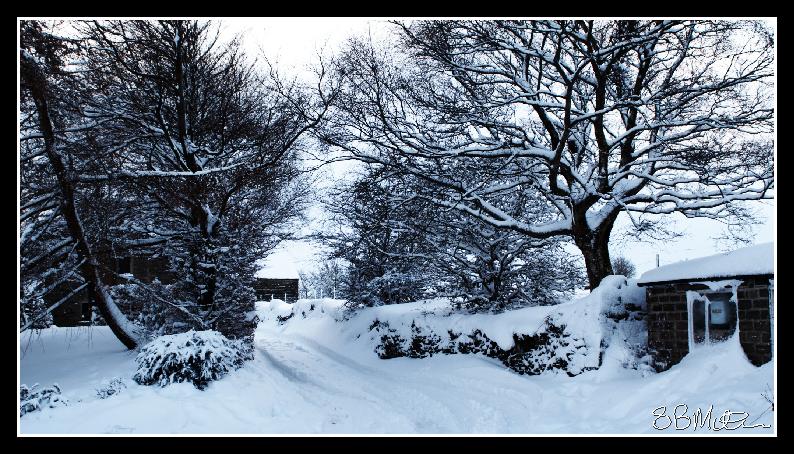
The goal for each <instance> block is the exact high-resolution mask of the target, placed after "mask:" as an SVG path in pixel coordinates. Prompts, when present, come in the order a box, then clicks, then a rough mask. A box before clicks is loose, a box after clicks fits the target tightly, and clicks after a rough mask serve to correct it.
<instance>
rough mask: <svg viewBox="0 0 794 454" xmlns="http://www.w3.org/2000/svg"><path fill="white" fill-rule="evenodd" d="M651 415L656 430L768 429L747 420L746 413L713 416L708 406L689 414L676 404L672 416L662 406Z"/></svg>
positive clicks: (726, 412) (729, 412)
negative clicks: (705, 408)
mask: <svg viewBox="0 0 794 454" xmlns="http://www.w3.org/2000/svg"><path fill="white" fill-rule="evenodd" d="M651 414H652V415H653V416H654V417H655V418H654V420H653V428H654V429H656V430H666V429H669V428H673V429H675V430H687V429H690V428H691V429H692V430H693V431H694V430H698V429H699V428H703V427H706V426H708V430H712V431H715V432H717V431H720V430H737V429H758V428H763V429H769V428H770V427H772V426H770V425H768V424H761V423H759V424H753V422H755V420H754V421H751V422H750V423H748V422H747V419H748V418H749V417H750V414H749V413H747V412H746V411H731V410H725V411H723V412H722V413H721V414H719V415H718V416H715V413H714V405H710V406H709V408H708V410H706V411H704V410H703V409H702V408H696V409H695V410H694V411H693V412H691V414H690V412H689V407H688V406H687V405H686V404H678V405H676V406H675V407H674V408H673V412H672V414H668V413H667V407H666V406H664V405H662V406H659V407H656V408H654V409H653V411H652V412H651ZM757 419H758V418H756V420H757Z"/></svg>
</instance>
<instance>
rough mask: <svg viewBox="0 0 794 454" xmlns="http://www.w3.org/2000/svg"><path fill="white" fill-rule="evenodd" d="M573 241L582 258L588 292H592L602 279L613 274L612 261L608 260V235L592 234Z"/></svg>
mask: <svg viewBox="0 0 794 454" xmlns="http://www.w3.org/2000/svg"><path fill="white" fill-rule="evenodd" d="M574 241H575V243H576V246H578V247H579V250H580V251H582V256H584V263H585V267H586V268H587V280H588V282H589V283H590V291H593V289H595V288H596V287H598V285H599V284H600V283H601V280H602V279H604V278H605V277H607V276H609V275H611V274H613V273H612V261H611V260H610V258H609V235H604V234H603V233H602V234H597V233H595V232H593V233H591V234H590V235H587V236H584V237H575V238H574Z"/></svg>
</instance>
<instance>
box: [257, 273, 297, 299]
mask: <svg viewBox="0 0 794 454" xmlns="http://www.w3.org/2000/svg"><path fill="white" fill-rule="evenodd" d="M254 290H256V297H257V299H259V300H260V301H270V300H271V299H274V298H275V299H279V300H283V301H286V302H287V303H294V302H295V301H297V300H298V279H295V278H288V279H277V278H257V279H256V281H255V282H254Z"/></svg>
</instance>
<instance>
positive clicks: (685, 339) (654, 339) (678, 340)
mask: <svg viewBox="0 0 794 454" xmlns="http://www.w3.org/2000/svg"><path fill="white" fill-rule="evenodd" d="M638 285H639V286H641V287H645V288H646V302H647V311H648V316H647V321H648V347H649V350H650V351H651V354H652V355H653V357H654V362H655V366H656V368H657V369H658V370H666V369H668V368H670V367H671V366H673V365H674V364H677V363H678V362H679V361H681V359H682V358H683V357H684V356H685V355H686V354H687V353H689V352H690V351H692V350H693V349H696V348H699V347H700V346H703V345H707V344H709V343H714V342H720V341H725V340H727V339H729V338H732V337H733V336H735V335H737V331H738V336H739V342H740V344H741V346H742V349H743V350H744V352H745V354H746V355H747V358H748V360H750V362H751V363H753V364H755V365H756V366H760V365H762V364H764V363H767V362H769V361H770V360H771V359H772V351H773V348H772V347H773V344H772V342H773V317H774V303H773V301H774V298H773V295H774V250H773V244H772V243H766V244H760V245H757V246H751V247H746V248H742V249H738V250H736V251H733V252H729V253H725V254H717V255H713V256H709V257H703V258H699V259H694V260H687V261H684V262H679V263H675V264H671V265H666V266H662V267H659V268H656V269H654V270H651V271H648V272H646V273H645V274H643V275H642V277H640V279H639V281H638Z"/></svg>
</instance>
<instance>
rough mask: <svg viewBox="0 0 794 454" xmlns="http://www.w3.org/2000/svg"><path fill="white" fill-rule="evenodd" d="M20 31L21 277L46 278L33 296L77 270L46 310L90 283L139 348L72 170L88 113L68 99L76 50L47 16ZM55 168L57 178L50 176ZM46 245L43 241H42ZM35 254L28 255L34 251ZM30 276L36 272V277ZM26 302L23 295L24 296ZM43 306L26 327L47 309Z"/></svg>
mask: <svg viewBox="0 0 794 454" xmlns="http://www.w3.org/2000/svg"><path fill="white" fill-rule="evenodd" d="M21 31H22V33H21V39H20V45H21V49H20V80H21V83H22V91H23V93H24V95H23V96H24V97H23V99H22V106H21V110H22V118H23V125H22V134H23V136H22V140H23V141H24V142H25V145H24V147H23V150H24V154H23V156H22V157H21V158H22V168H23V171H24V174H25V178H23V182H24V183H26V185H25V187H24V189H23V190H22V191H21V192H22V213H21V215H20V219H21V222H22V225H21V230H22V238H20V243H21V246H22V248H23V254H22V255H23V257H25V258H26V260H25V259H23V260H24V261H23V263H22V268H23V276H24V278H23V282H25V281H30V280H33V281H36V280H38V281H39V282H45V283H46V286H45V288H44V289H43V291H42V292H41V293H39V294H36V295H30V294H28V295H23V296H26V297H27V298H30V299H32V300H34V301H35V300H36V299H37V298H38V297H40V296H42V295H43V294H45V293H47V292H49V291H50V290H52V289H53V288H55V287H57V286H58V285H60V284H63V283H67V282H69V281H70V279H73V278H76V280H77V281H78V284H79V285H78V286H77V288H76V289H74V290H72V291H71V292H69V293H68V294H67V295H66V296H64V297H63V298H62V299H61V300H59V301H58V302H56V303H55V304H54V305H53V306H51V307H50V308H47V310H46V311H45V314H46V312H50V311H52V310H53V309H54V308H55V307H57V306H58V305H60V304H62V303H63V302H65V301H68V300H69V298H71V297H72V296H74V295H75V294H76V293H77V292H78V291H80V290H82V289H84V288H87V289H88V291H89V294H90V295H91V297H92V298H93V300H94V302H95V303H96V305H97V307H98V309H99V312H100V314H101V315H102V317H103V318H104V319H105V320H106V322H107V324H108V326H109V327H110V329H111V330H112V331H113V333H114V334H115V335H116V337H118V339H119V340H120V341H121V342H122V343H123V344H124V345H125V346H127V348H130V349H133V348H135V347H136V346H137V345H138V344H139V342H140V332H139V330H138V328H137V327H136V326H134V325H133V324H132V323H130V321H129V320H128V319H127V317H126V316H125V315H124V314H122V313H121V311H120V310H119V309H118V307H117V306H116V304H115V302H114V301H113V299H112V298H111V296H110V294H109V292H108V289H107V285H106V283H105V281H104V280H103V276H102V273H101V269H100V260H99V257H98V254H97V251H96V249H95V247H94V246H95V245H94V244H92V242H91V239H90V236H89V234H88V233H87V232H86V230H85V228H84V227H85V223H84V221H83V217H82V215H81V210H80V205H82V203H81V202H83V201H82V200H81V194H80V193H79V191H78V189H77V188H76V186H75V182H74V179H73V174H74V172H75V171H80V170H82V169H81V168H80V167H79V166H80V163H81V162H80V161H77V162H75V160H74V159H73V157H74V154H73V153H72V151H73V150H74V143H75V139H76V137H75V136H78V137H79V134H80V132H81V131H82V130H84V129H85V123H84V121H83V118H81V117H79V116H75V115H74V111H72V112H70V110H71V109H70V108H69V107H70V106H69V101H70V100H71V97H72V93H73V90H74V89H75V88H76V86H77V85H76V84H77V83H79V81H78V80H75V79H74V78H71V77H69V76H70V75H69V74H68V72H67V71H65V70H64V60H65V59H67V58H69V54H70V53H71V52H73V49H70V48H69V46H68V45H67V44H68V40H65V39H62V38H60V37H58V36H56V35H54V34H52V33H50V31H48V30H47V29H46V27H44V26H43V25H42V24H41V23H37V22H28V21H26V22H23V23H22V24H21ZM50 175H52V176H53V177H54V178H52V177H50ZM42 245H44V247H41V246H42ZM31 252H33V253H34V254H35V256H34V257H30V255H31V254H30V253H31ZM31 276H33V277H32V278H31ZM23 304H24V303H23ZM43 316H44V315H42V314H37V315H36V316H35V318H34V319H33V320H30V321H29V322H28V323H26V325H25V326H23V327H22V328H23V329H25V328H27V327H28V326H33V325H34V324H35V322H36V321H37V320H38V319H40V318H41V317H43Z"/></svg>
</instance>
